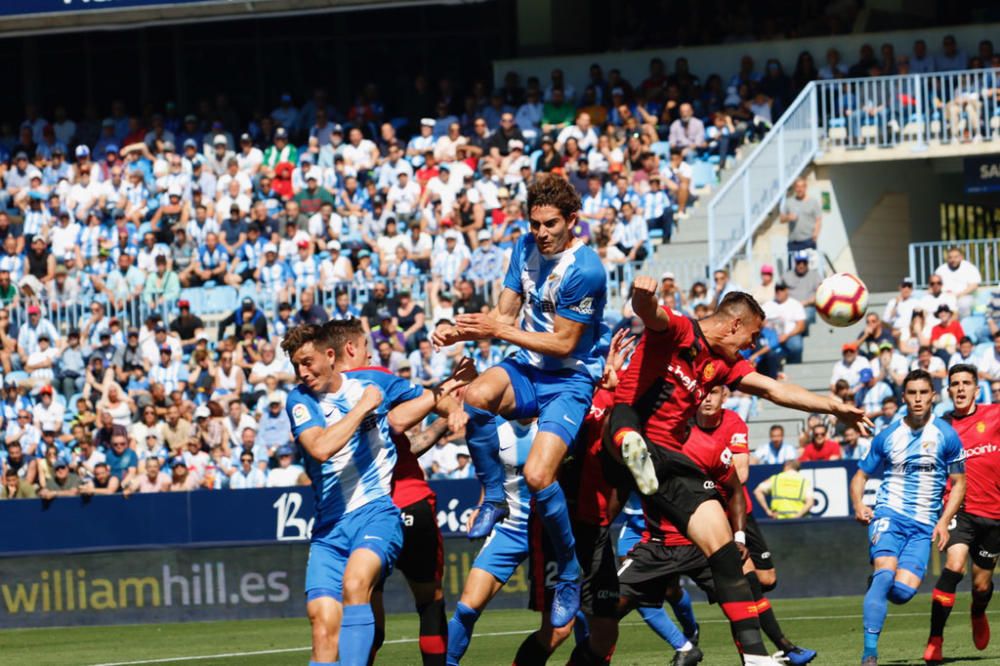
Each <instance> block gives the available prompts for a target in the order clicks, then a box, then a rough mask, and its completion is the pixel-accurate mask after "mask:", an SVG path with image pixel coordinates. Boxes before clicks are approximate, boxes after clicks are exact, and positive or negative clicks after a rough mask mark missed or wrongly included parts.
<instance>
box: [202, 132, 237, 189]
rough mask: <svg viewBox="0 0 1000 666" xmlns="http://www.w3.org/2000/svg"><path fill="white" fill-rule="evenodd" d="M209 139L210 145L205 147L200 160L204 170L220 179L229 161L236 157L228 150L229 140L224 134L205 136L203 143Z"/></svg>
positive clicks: (217, 133)
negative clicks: (202, 162)
mask: <svg viewBox="0 0 1000 666" xmlns="http://www.w3.org/2000/svg"><path fill="white" fill-rule="evenodd" d="M209 139H211V143H209V144H208V145H206V146H205V150H204V155H202V159H204V161H205V166H204V168H205V170H206V171H209V172H211V173H212V175H214V176H215V177H216V178H222V176H224V175H225V174H226V170H227V168H228V166H229V160H231V159H232V158H234V157H235V156H236V155H235V153H234V152H233V151H232V150H231V149H230V147H229V146H230V144H231V142H230V139H229V137H228V136H227V134H225V133H224V132H216V133H214V134H213V133H209V134H206V135H205V142H206V143H208V142H209Z"/></svg>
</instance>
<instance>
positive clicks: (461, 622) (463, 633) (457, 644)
mask: <svg viewBox="0 0 1000 666" xmlns="http://www.w3.org/2000/svg"><path fill="white" fill-rule="evenodd" d="M478 619H479V611H477V610H473V609H472V608H469V607H468V606H466V605H465V604H463V603H462V602H461V601H459V602H458V604H456V605H455V614H454V615H452V616H451V619H450V620H448V661H447V664H448V666H455V665H456V664H458V662H459V660H461V658H462V657H463V656H464V655H465V651H466V650H468V649H469V641H471V640H472V628H473V627H474V626H476V620H478Z"/></svg>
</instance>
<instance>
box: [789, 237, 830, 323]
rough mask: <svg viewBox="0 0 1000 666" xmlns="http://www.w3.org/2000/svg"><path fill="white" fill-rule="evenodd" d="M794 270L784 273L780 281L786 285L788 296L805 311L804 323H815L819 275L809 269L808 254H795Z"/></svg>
mask: <svg viewBox="0 0 1000 666" xmlns="http://www.w3.org/2000/svg"><path fill="white" fill-rule="evenodd" d="M792 261H793V265H794V268H793V270H791V271H785V273H784V274H783V275H782V276H781V281H782V282H784V283H785V284H787V285H788V295H789V296H791V297H792V298H794V299H795V300H797V301H798V302H799V303H801V304H802V307H804V308H805V310H806V322H807V323H808V324H812V323H813V322H815V321H816V290H817V289H818V288H819V283H820V282H821V281H822V280H821V278H820V276H819V273H818V272H817V271H815V270H813V269H812V268H810V267H809V254H808V253H806V252H802V251H799V252H796V253H795V255H793V257H792Z"/></svg>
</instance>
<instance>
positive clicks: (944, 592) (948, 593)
mask: <svg viewBox="0 0 1000 666" xmlns="http://www.w3.org/2000/svg"><path fill="white" fill-rule="evenodd" d="M960 580H962V574H960V573H959V572H957V571H952V570H951V569H942V570H941V577H940V578H938V580H937V583H935V584H934V591H933V592H931V638H939V637H941V636H943V635H944V625H945V624H946V623H947V622H948V616H949V615H951V609H952V607H953V606H954V605H955V588H956V587H958V582H959V581H960Z"/></svg>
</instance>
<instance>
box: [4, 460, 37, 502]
mask: <svg viewBox="0 0 1000 666" xmlns="http://www.w3.org/2000/svg"><path fill="white" fill-rule="evenodd" d="M37 496H38V495H37V493H36V492H35V487H34V486H33V485H32V484H30V483H29V482H27V481H25V480H24V479H22V478H21V477H19V476H18V474H17V471H16V470H14V469H11V468H10V467H8V468H7V471H6V472H4V475H3V486H2V487H0V499H31V498H33V497H37Z"/></svg>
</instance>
